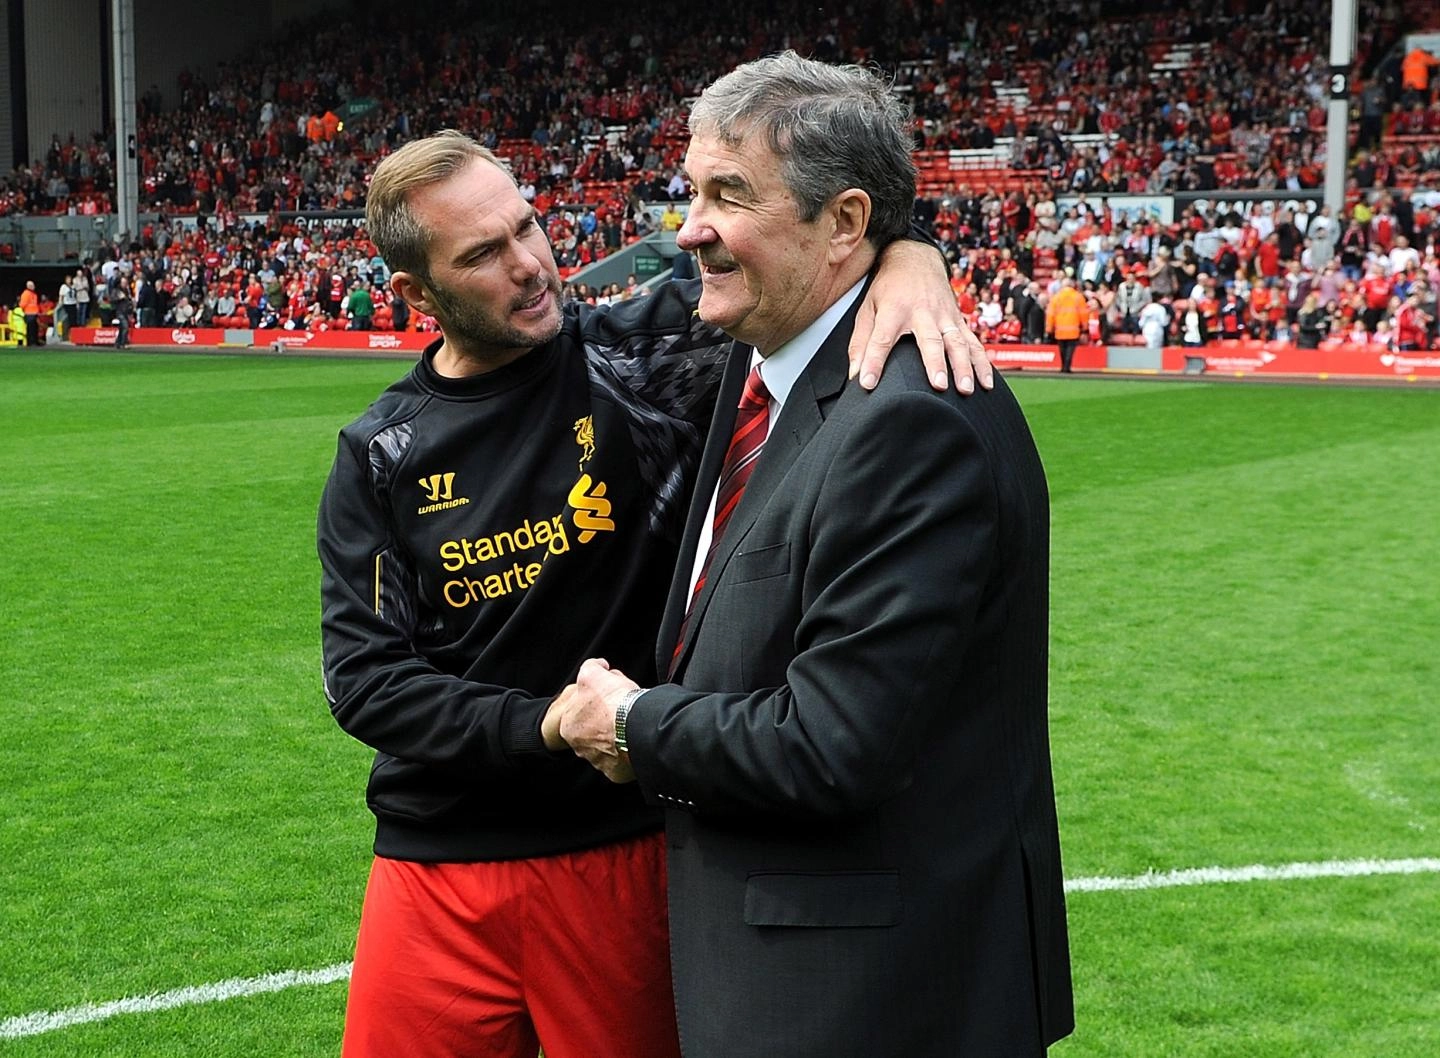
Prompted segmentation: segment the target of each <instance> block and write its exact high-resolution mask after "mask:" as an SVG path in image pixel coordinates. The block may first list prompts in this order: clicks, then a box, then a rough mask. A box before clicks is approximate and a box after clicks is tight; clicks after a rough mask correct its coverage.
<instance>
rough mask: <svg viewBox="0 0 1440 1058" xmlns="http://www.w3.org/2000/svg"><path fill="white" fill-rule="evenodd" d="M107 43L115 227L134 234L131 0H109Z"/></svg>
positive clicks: (136, 218) (135, 154)
mask: <svg viewBox="0 0 1440 1058" xmlns="http://www.w3.org/2000/svg"><path fill="white" fill-rule="evenodd" d="M110 14H111V18H110V27H111V28H110V45H111V49H112V52H111V53H112V56H113V58H114V61H113V62H112V63H111V66H112V68H113V69H114V72H115V92H114V98H115V214H116V217H115V219H116V224H117V227H116V230H117V233H118V234H121V235H122V236H128V237H129V238H132V239H133V238H134V237H135V236H136V235H137V234H138V233H139V230H140V224H139V213H140V187H139V179H140V160H139V152H138V151H137V149H136V147H137V141H136V138H135V136H136V119H135V0H110Z"/></svg>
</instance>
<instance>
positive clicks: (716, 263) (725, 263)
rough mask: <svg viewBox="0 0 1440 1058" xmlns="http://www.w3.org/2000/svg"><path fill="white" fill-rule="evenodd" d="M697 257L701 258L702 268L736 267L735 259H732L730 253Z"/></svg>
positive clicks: (698, 255)
mask: <svg viewBox="0 0 1440 1058" xmlns="http://www.w3.org/2000/svg"><path fill="white" fill-rule="evenodd" d="M695 256H696V257H698V258H699V260H700V267H701V268H734V267H735V258H733V257H731V256H730V255H729V254H728V253H719V254H717V253H706V254H701V253H697V254H696V255H695Z"/></svg>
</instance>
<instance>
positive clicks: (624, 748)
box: [615, 687, 650, 753]
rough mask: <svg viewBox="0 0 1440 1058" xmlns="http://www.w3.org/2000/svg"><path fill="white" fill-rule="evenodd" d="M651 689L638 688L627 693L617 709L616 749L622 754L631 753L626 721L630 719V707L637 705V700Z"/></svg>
mask: <svg viewBox="0 0 1440 1058" xmlns="http://www.w3.org/2000/svg"><path fill="white" fill-rule="evenodd" d="M649 689H650V688H649V687H636V688H635V689H634V690H630V691H626V692H625V697H624V698H621V699H620V704H619V705H618V706H616V707H615V748H616V749H618V750H619V751H620V752H621V753H629V752H630V744H629V743H628V742H627V741H626V738H625V721H626V720H627V719H629V717H630V707H631V706H632V705H634V704H635V699H636V698H639V697H640V696H641V695H642V694H644V693H645V692H646V691H648V690H649Z"/></svg>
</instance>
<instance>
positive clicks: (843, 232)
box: [826, 187, 870, 264]
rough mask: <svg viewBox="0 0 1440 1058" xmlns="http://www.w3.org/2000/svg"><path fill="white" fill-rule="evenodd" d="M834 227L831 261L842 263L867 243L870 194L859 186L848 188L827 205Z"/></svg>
mask: <svg viewBox="0 0 1440 1058" xmlns="http://www.w3.org/2000/svg"><path fill="white" fill-rule="evenodd" d="M826 209H827V210H828V211H829V213H830V216H831V220H832V224H833V227H832V229H831V232H830V263H831V264H840V263H842V262H843V261H845V260H847V259H848V258H849V257H850V255H851V254H853V253H854V252H855V251H856V250H857V249H859V248H860V247H861V246H863V245H865V231H866V229H867V228H869V226H870V196H869V195H868V194H866V193H865V192H864V191H861V190H860V189H859V188H858V187H851V188H847V189H846V190H844V191H841V192H840V193H839V194H838V195H836V196H835V197H834V198H832V199H831V200H830V204H829V205H828V206H827V207H826Z"/></svg>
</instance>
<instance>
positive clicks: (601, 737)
mask: <svg viewBox="0 0 1440 1058" xmlns="http://www.w3.org/2000/svg"><path fill="white" fill-rule="evenodd" d="M638 689H639V685H638V684H637V683H636V682H635V681H634V680H632V679H630V677H628V676H626V675H625V674H624V673H623V672H621V671H620V670H619V669H612V668H611V667H610V665H609V663H608V662H606V661H605V660H604V659H603V658H591V659H590V660H589V661H587V662H585V664H583V665H581V666H580V673H579V675H577V676H576V677H575V682H574V683H572V684H570V686H568V687H566V688H565V689H564V690H563V691H561V692H560V693H559V694H558V695H556V696H555V700H554V701H552V702H551V703H550V708H549V709H548V710H547V711H546V713H545V719H544V720H542V721H541V723H540V735H541V737H542V738H543V739H544V740H545V748H546V749H549V750H562V749H567V748H568V749H571V750H574V751H575V754H576V755H577V756H579V757H582V758H584V759H585V760H586V761H588V762H589V763H590V764H591V765H592V766H593V767H595V768H596V769H597V770H598V771H599V772H600V773H601V774H603V775H604V776H605V778H607V779H609V780H610V781H611V782H616V783H620V782H634V781H635V771H634V769H633V768H631V767H630V755H629V754H628V753H625V752H622V751H621V750H620V749H619V747H617V746H616V745H615V711H616V710H617V709H618V708H619V707H620V703H621V701H622V700H623V699H624V697H625V695H626V694H627V693H629V692H630V691H634V690H638Z"/></svg>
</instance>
